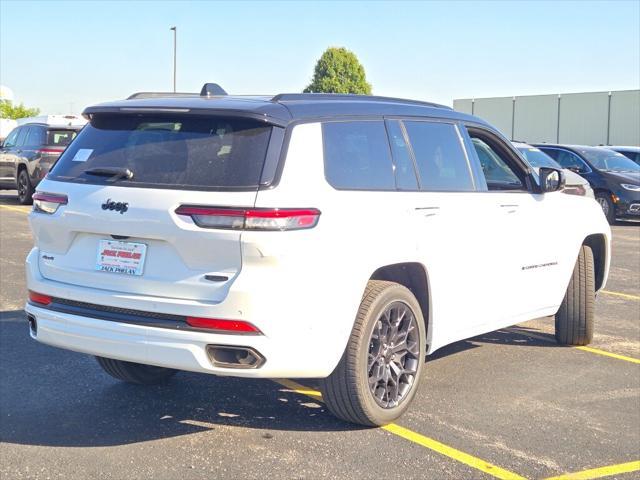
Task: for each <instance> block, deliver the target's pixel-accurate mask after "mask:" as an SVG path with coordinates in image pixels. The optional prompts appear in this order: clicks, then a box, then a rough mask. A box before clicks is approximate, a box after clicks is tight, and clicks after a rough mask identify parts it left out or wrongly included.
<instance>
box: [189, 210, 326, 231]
mask: <svg viewBox="0 0 640 480" xmlns="http://www.w3.org/2000/svg"><path fill="white" fill-rule="evenodd" d="M176 213H177V214H178V215H186V216H189V217H191V218H192V219H193V221H194V223H195V224H196V225H198V226H199V227H203V228H222V229H226V230H264V231H285V230H302V229H305V228H313V227H315V226H316V225H317V223H318V219H319V218H320V210H317V209H315V208H233V207H231V208H227V207H205V206H196V205H182V206H180V207H178V209H177V210H176Z"/></svg>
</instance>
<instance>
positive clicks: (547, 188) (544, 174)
mask: <svg viewBox="0 0 640 480" xmlns="http://www.w3.org/2000/svg"><path fill="white" fill-rule="evenodd" d="M538 176H539V177H540V192H541V193H547V192H557V191H558V190H562V189H563V188H564V184H565V178H564V172H563V171H562V170H558V169H557V168H549V167H540V171H539V174H538Z"/></svg>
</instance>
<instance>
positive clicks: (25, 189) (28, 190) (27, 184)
mask: <svg viewBox="0 0 640 480" xmlns="http://www.w3.org/2000/svg"><path fill="white" fill-rule="evenodd" d="M17 186H18V202H19V203H20V204H21V205H31V204H32V203H33V193H34V190H33V185H31V179H30V178H29V172H27V169H26V168H23V169H21V170H20V173H18V185H17Z"/></svg>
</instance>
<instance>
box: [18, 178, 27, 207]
mask: <svg viewBox="0 0 640 480" xmlns="http://www.w3.org/2000/svg"><path fill="white" fill-rule="evenodd" d="M27 189H28V186H27V177H26V175H25V174H24V173H23V172H20V175H18V197H19V198H20V200H23V199H24V198H25V197H26V196H27Z"/></svg>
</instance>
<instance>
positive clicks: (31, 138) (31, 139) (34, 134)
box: [25, 127, 44, 147]
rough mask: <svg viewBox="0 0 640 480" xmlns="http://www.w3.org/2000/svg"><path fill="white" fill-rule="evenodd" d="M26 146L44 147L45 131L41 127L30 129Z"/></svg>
mask: <svg viewBox="0 0 640 480" xmlns="http://www.w3.org/2000/svg"><path fill="white" fill-rule="evenodd" d="M25 145H26V146H29V147H37V146H40V145H44V129H43V128H41V127H29V133H28V134H27V139H26V141H25Z"/></svg>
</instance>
